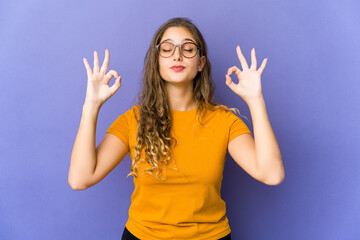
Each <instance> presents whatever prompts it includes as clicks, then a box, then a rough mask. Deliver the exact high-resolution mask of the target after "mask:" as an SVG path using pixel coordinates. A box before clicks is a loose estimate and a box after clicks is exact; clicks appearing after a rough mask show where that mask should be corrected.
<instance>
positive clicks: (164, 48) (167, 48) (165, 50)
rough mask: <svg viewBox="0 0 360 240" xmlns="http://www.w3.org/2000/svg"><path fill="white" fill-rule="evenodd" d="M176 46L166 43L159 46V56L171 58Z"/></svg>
mask: <svg viewBox="0 0 360 240" xmlns="http://www.w3.org/2000/svg"><path fill="white" fill-rule="evenodd" d="M173 48H174V45H173V44H172V43H168V42H164V43H162V44H160V46H159V54H160V55H161V56H162V57H170V55H171V53H172V51H173Z"/></svg>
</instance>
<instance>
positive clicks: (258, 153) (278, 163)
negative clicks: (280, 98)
mask: <svg viewBox="0 0 360 240" xmlns="http://www.w3.org/2000/svg"><path fill="white" fill-rule="evenodd" d="M249 108H250V112H251V117H252V120H253V127H254V138H255V141H254V139H253V138H252V136H251V134H242V135H240V136H238V137H236V138H234V139H233V140H232V141H231V142H230V143H229V146H228V150H229V153H230V155H231V156H232V158H233V159H234V161H235V162H236V163H237V164H238V165H239V166H240V167H241V168H243V169H244V171H246V172H247V173H248V174H249V175H251V176H252V177H254V178H255V179H257V180H258V181H261V182H263V183H265V184H267V185H278V184H280V183H281V182H282V181H283V180H284V178H285V171H284V166H283V162H282V159H281V153H280V149H279V145H278V143H277V140H276V137H275V135H274V132H273V130H272V127H271V124H270V122H269V118H268V115H267V112H266V107H265V102H264V99H263V98H259V99H258V100H254V101H252V102H249Z"/></svg>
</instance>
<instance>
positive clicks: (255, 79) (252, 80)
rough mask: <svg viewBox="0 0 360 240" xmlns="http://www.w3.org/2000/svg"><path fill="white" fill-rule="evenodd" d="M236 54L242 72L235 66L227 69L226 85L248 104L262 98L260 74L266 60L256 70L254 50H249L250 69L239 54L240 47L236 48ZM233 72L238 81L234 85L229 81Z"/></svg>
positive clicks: (240, 53)
mask: <svg viewBox="0 0 360 240" xmlns="http://www.w3.org/2000/svg"><path fill="white" fill-rule="evenodd" d="M236 52H237V55H238V58H239V60H240V63H241V67H242V69H243V71H241V70H240V69H239V68H238V67H237V66H233V67H231V68H229V69H228V72H227V74H226V75H225V78H226V82H225V83H226V85H227V86H228V87H229V88H230V89H231V90H232V91H233V92H235V93H236V94H237V95H239V96H240V97H242V98H243V99H244V101H245V102H247V103H249V102H250V101H251V100H253V99H259V98H262V97H263V96H262V90H261V74H262V73H263V71H264V69H265V66H266V63H267V58H265V59H264V60H263V62H262V64H261V66H260V68H259V69H258V70H256V68H257V66H256V65H257V61H256V56H255V48H253V49H252V50H251V67H250V68H249V66H248V64H247V62H246V59H245V57H244V55H243V54H242V52H241V49H240V46H237V47H236ZM233 72H235V75H236V76H237V77H238V79H239V83H237V84H236V83H234V82H233V81H232V80H231V77H230V75H231V73H233Z"/></svg>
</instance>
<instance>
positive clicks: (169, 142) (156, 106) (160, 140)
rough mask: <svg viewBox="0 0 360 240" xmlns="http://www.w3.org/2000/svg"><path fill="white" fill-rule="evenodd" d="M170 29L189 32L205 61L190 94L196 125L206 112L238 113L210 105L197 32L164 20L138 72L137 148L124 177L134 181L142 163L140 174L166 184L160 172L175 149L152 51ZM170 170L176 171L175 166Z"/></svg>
mask: <svg viewBox="0 0 360 240" xmlns="http://www.w3.org/2000/svg"><path fill="white" fill-rule="evenodd" d="M170 27H184V28H186V29H187V30H189V31H190V33H191V34H192V35H193V37H194V40H195V42H196V44H197V45H198V46H199V47H200V49H199V54H200V56H205V57H206V63H205V66H204V68H203V69H202V71H201V72H198V73H197V75H196V76H195V78H194V80H193V84H194V85H193V94H194V99H195V102H196V105H197V112H196V115H197V116H200V118H198V119H199V123H200V124H201V125H202V126H205V127H206V125H204V124H203V123H202V122H201V121H202V120H203V117H204V115H205V113H206V110H210V111H214V110H216V109H223V110H225V111H233V112H234V113H235V114H236V111H237V112H239V110H238V109H237V108H228V107H227V106H225V105H222V104H217V103H215V102H214V92H215V85H214V82H213V80H212V77H211V64H210V61H209V59H208V58H207V46H206V43H205V40H204V38H203V36H202V34H201V32H200V31H199V29H198V28H197V27H196V26H195V25H194V24H193V23H192V22H191V20H190V19H188V18H172V19H170V20H168V21H167V22H165V23H164V24H163V25H162V26H160V28H159V29H158V30H157V31H156V33H155V35H154V37H153V39H152V41H151V43H150V46H149V49H148V51H147V53H146V55H145V60H144V68H143V71H142V81H143V87H142V92H141V94H140V95H139V96H138V98H137V99H136V104H137V105H139V108H138V112H137V113H134V115H135V118H136V120H137V121H138V128H137V135H136V141H137V146H136V147H135V156H134V158H133V159H132V165H131V172H130V173H129V174H128V175H127V177H129V176H134V177H138V175H137V173H138V172H139V164H140V163H141V162H144V161H145V162H147V163H148V164H149V165H151V167H150V168H147V169H145V170H143V171H144V172H147V173H149V174H150V175H152V176H154V177H155V178H156V179H158V180H166V177H165V178H164V172H165V169H166V168H167V167H168V166H167V165H168V164H169V162H170V160H171V159H172V158H173V155H172V149H173V148H174V147H175V146H176V144H177V140H176V139H175V138H173V137H172V136H170V132H171V128H172V120H173V116H172V112H171V108H170V104H169V99H168V95H167V91H166V88H165V81H164V80H163V79H162V78H161V76H160V72H159V62H158V58H159V55H158V52H157V50H156V45H157V44H159V42H160V40H161V38H162V36H163V34H164V32H165V31H166V30H167V29H168V28H170ZM138 114H139V118H138V116H137V115H138ZM239 114H240V112H239ZM240 115H241V114H240ZM241 116H242V115H241ZM245 118H246V117H245ZM143 153H145V156H144V158H141V156H142V155H144V154H143ZM173 169H176V170H179V169H177V168H176V164H175V168H173Z"/></svg>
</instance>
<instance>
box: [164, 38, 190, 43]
mask: <svg viewBox="0 0 360 240" xmlns="http://www.w3.org/2000/svg"><path fill="white" fill-rule="evenodd" d="M166 41H171V42H172V40H171V39H170V38H168V39H165V40H164V41H162V42H166ZM185 41H191V42H193V43H195V44H196V42H195V41H194V40H192V39H191V38H184V40H183V42H185Z"/></svg>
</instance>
